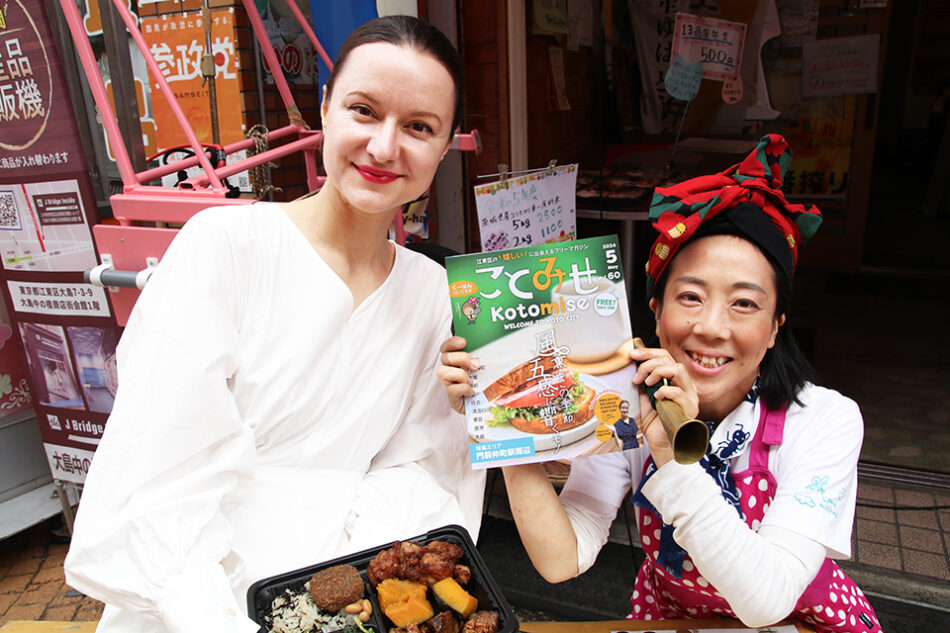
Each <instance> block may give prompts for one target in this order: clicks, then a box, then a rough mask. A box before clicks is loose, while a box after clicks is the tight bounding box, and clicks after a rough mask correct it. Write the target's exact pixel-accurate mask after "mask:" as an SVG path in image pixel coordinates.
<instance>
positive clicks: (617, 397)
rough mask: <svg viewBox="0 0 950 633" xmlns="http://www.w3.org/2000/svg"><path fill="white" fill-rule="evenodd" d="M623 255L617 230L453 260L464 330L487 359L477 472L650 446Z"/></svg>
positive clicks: (474, 449)
mask: <svg viewBox="0 0 950 633" xmlns="http://www.w3.org/2000/svg"><path fill="white" fill-rule="evenodd" d="M619 253H620V247H619V245H618V243H617V238H616V236H605V237H596V238H588V239H583V240H575V241H568V242H556V243H552V244H542V245H537V246H527V247H523V248H517V249H511V250H505V251H497V252H489V253H473V254H470V255H459V256H455V257H449V258H447V259H446V269H447V272H448V280H449V288H450V295H451V297H452V299H451V301H452V313H453V324H454V326H455V333H456V334H457V335H458V336H462V337H464V338H465V339H466V341H467V346H466V348H465V351H467V352H469V353H471V354H473V355H474V356H475V357H477V358H478V360H479V368H478V369H477V370H475V371H472V372H470V376H471V378H472V380H473V385H472V386H473V388H474V389H475V395H474V396H472V397H470V398H467V399H466V402H465V417H466V424H467V426H468V433H469V438H470V440H471V442H472V444H471V452H470V454H471V459H472V466H473V468H487V467H492V466H509V465H512V464H519V463H530V462H542V461H548V460H552V459H572V458H574V457H580V456H584V455H592V454H596V453H603V452H609V451H616V450H624V449H627V448H633V447H636V446H638V445H639V444H638V442H637V439H636V431H637V427H636V423H635V422H634V419H635V418H636V417H637V410H638V397H637V392H636V389H635V388H634V386H633V384H632V382H631V380H632V378H633V375H634V373H635V372H636V366H635V364H634V363H633V361H631V360H630V350H631V349H632V346H633V341H632V338H631V330H630V315H629V311H628V307H627V295H626V291H625V288H624V279H623V272H622V270H623V269H622V266H621V263H620V254H619Z"/></svg>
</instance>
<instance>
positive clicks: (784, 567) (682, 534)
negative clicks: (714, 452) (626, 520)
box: [643, 461, 825, 627]
mask: <svg viewBox="0 0 950 633" xmlns="http://www.w3.org/2000/svg"><path fill="white" fill-rule="evenodd" d="M643 494H644V495H645V496H646V497H647V499H649V500H650V503H652V504H653V506H654V507H655V508H656V509H657V511H658V512H659V513H660V515H661V516H662V517H663V521H664V522H665V523H668V524H670V525H672V526H673V528H674V530H673V538H674V539H675V540H676V542H677V543H679V545H680V546H681V547H682V548H683V549H685V550H686V551H687V552H688V553H689V556H690V558H691V559H692V561H693V563H694V564H695V565H696V569H697V570H698V571H699V573H701V574H702V575H703V576H704V577H705V578H706V579H707V580H708V581H709V582H710V583H711V584H712V586H713V587H715V588H716V590H717V591H719V593H720V594H721V595H722V597H723V598H725V599H726V601H727V602H728V603H729V606H731V607H732V610H733V611H734V612H735V614H736V616H737V617H738V618H739V619H740V620H742V622H743V623H744V624H745V625H746V626H750V627H758V626H766V625H770V624H773V623H775V622H778V621H779V620H781V619H782V618H784V617H785V616H787V615H788V614H789V613H791V611H792V609H793V608H794V607H795V604H796V603H797V602H798V599H799V598H800V597H801V595H802V593H803V592H804V591H805V589H806V588H807V587H808V584H809V583H810V582H811V581H812V579H813V578H814V577H815V575H816V574H817V573H818V570H819V568H820V567H821V565H822V562H823V561H824V559H825V549H824V547H823V546H822V545H821V544H820V543H817V542H816V541H814V540H812V539H810V538H807V537H805V536H802V535H800V534H797V533H795V532H792V531H789V530H786V529H783V528H780V527H775V526H771V527H768V526H763V527H762V528H760V530H759V532H758V533H756V532H753V531H752V529H751V528H750V527H749V526H748V525H746V523H745V522H744V521H743V520H742V518H741V517H740V516H739V514H738V513H737V512H736V511H735V509H734V508H733V507H732V506H731V505H730V504H729V503H728V502H727V501H726V500H725V499H724V498H723V496H722V493H721V491H720V489H719V487H718V486H717V485H716V483H715V481H713V479H712V477H710V476H709V475H708V474H707V473H706V472H705V471H704V470H703V468H702V467H701V466H700V465H699V464H690V465H689V466H683V465H681V464H678V463H676V462H673V461H671V462H669V463H667V464H665V465H664V466H663V467H662V468H660V469H659V470H657V471H656V472H655V473H654V474H653V476H652V477H651V478H650V479H649V480H648V481H647V482H646V483H645V484H644V485H643Z"/></svg>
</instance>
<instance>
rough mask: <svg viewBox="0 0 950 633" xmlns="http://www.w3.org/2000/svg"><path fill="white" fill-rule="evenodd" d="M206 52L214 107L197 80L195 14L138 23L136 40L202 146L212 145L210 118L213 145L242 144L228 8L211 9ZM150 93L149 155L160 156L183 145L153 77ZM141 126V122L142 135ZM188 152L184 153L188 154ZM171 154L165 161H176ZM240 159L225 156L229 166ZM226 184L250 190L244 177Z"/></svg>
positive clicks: (200, 46) (200, 48)
mask: <svg viewBox="0 0 950 633" xmlns="http://www.w3.org/2000/svg"><path fill="white" fill-rule="evenodd" d="M210 15H211V18H210V20H211V25H210V27H211V42H212V44H211V49H212V52H213V54H214V65H215V77H214V82H215V83H214V86H215V97H216V99H215V107H214V108H212V107H211V103H210V96H209V95H210V86H209V85H208V82H207V81H205V80H204V78H203V77H202V76H201V57H202V56H203V55H204V53H205V27H206V26H207V25H206V24H205V23H204V18H203V17H202V14H201V12H191V13H179V14H172V15H159V16H155V17H149V18H145V19H143V20H142V36H143V37H144V38H145V41H146V43H147V44H148V46H149V50H150V52H151V53H152V55H153V56H154V57H155V61H156V62H157V63H158V67H159V69H160V70H161V72H162V76H163V77H164V78H165V81H167V82H168V85H169V87H170V88H171V90H172V92H173V93H174V95H175V98H176V100H177V101H178V105H179V106H180V107H181V109H182V111H183V112H184V113H185V116H186V118H187V119H188V122H189V123H190V125H191V127H192V129H193V130H194V132H195V136H197V137H198V140H199V141H200V142H202V143H213V142H214V136H213V134H212V122H211V117H212V116H214V115H215V114H216V115H217V120H218V143H219V144H220V145H229V144H231V143H236V142H238V141H241V140H243V139H244V136H245V132H246V130H245V125H244V117H243V113H242V112H241V108H242V103H243V101H242V99H241V83H240V78H239V73H240V61H239V59H238V55H237V50H236V49H235V40H236V37H237V36H236V24H235V19H234V8H233V7H229V8H222V9H212V10H211V12H210ZM149 87H150V89H151V104H152V115H153V119H154V128H155V132H154V134H155V151H156V153H159V152H164V151H166V150H170V149H172V148H176V147H181V146H187V145H188V141H187V139H186V138H185V133H184V132H183V131H182V129H181V126H180V125H179V124H178V120H177V119H176V118H175V115H174V114H173V112H172V109H171V107H169V105H168V103H167V101H166V100H165V98H164V96H162V94H161V92H159V88H158V83H157V82H156V81H155V78H154V77H150V78H149ZM146 125H147V123H146V122H143V133H144V132H145V126H146ZM188 151H189V153H190V150H188ZM182 157H183V156H182V155H176V154H173V155H172V156H171V157H170V158H171V159H173V160H174V159H178V158H182ZM245 157H246V153H244V152H236V153H234V154H232V155H231V156H229V157H228V162H235V161H237V160H240V159H242V158H245ZM187 173H188V176H189V177H193V176H196V175H198V174H199V173H201V169H200V168H199V167H193V168H191V169H189V170H187ZM229 180H230V181H231V182H230V184H231V185H234V186H237V187H238V188H240V189H241V190H242V191H249V190H250V188H251V185H250V180H249V178H248V174H247V172H242V173H240V174H237V175H235V176H233V177H231V178H230V179H229ZM162 182H163V184H165V185H166V186H172V185H174V184H175V183H176V182H177V175H176V174H171V175H169V176H165V177H164V178H163V179H162Z"/></svg>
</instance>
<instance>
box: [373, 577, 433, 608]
mask: <svg viewBox="0 0 950 633" xmlns="http://www.w3.org/2000/svg"><path fill="white" fill-rule="evenodd" d="M412 595H417V596H422V597H423V598H425V596H426V586H425V585H423V584H422V583H419V582H414V581H412V580H403V579H401V578H387V579H386V580H384V581H383V582H381V583H379V584H378V585H376V599H377V600H378V601H379V608H380V609H385V608H386V607H388V606H389V605H391V604H395V603H397V602H402V601H404V600H406V598H408V597H409V596H412Z"/></svg>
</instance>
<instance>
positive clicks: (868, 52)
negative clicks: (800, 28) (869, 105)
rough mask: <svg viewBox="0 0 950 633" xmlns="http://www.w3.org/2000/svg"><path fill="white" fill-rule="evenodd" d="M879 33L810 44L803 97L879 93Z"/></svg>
mask: <svg viewBox="0 0 950 633" xmlns="http://www.w3.org/2000/svg"><path fill="white" fill-rule="evenodd" d="M880 47H881V36H880V34H878V33H872V34H870V35H857V36H854V37H836V38H832V39H827V40H816V41H814V42H807V43H806V44H805V46H804V47H803V49H802V95H803V96H805V97H827V96H832V95H852V94H866V93H871V92H877V73H878V57H879V53H880Z"/></svg>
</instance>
